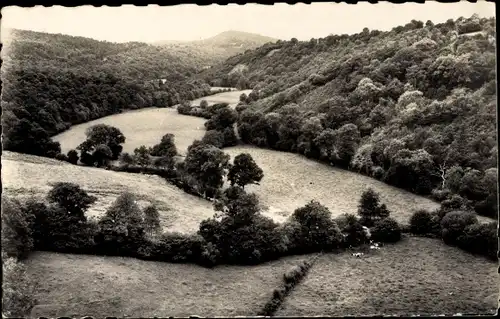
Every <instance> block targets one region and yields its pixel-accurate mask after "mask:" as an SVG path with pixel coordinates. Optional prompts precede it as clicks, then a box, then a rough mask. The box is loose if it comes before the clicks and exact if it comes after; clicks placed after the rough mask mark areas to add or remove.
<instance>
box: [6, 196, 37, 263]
mask: <svg viewBox="0 0 500 319" xmlns="http://www.w3.org/2000/svg"><path fill="white" fill-rule="evenodd" d="M33 217H34V216H33V215H29V214H27V213H26V211H24V210H23V209H22V208H21V205H20V204H19V203H18V202H17V201H16V200H12V199H8V198H5V197H4V198H3V200H2V252H3V253H5V255H6V256H7V257H14V258H25V257H26V256H27V255H28V253H29V252H30V251H31V250H32V249H33V233H32V224H33V221H34V218H33Z"/></svg>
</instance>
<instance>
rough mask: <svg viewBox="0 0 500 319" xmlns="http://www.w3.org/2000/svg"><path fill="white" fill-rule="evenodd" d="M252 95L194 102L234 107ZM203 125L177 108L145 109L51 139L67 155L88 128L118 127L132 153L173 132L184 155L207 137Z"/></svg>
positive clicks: (125, 147)
mask: <svg viewBox="0 0 500 319" xmlns="http://www.w3.org/2000/svg"><path fill="white" fill-rule="evenodd" d="M250 92H251V90H243V91H233V92H223V93H217V94H214V95H211V96H207V97H204V98H200V99H197V100H194V101H193V102H192V103H193V104H195V105H199V104H200V102H201V100H206V101H207V102H208V103H209V104H213V103H224V102H225V103H229V104H231V105H232V106H233V107H234V106H236V104H237V103H238V101H239V98H240V95H241V94H242V93H246V94H248V93H250ZM204 123H205V120H204V119H202V118H198V117H194V116H187V115H181V114H178V113H177V111H176V110H175V109H174V108H146V109H141V110H137V111H129V112H124V113H121V114H116V115H111V116H106V117H103V118H100V119H97V120H94V121H90V122H87V123H83V124H80V125H75V126H73V127H71V128H70V129H69V130H67V131H65V132H63V133H61V134H58V135H56V136H54V137H53V138H52V139H53V140H54V141H57V142H59V143H60V144H61V151H62V152H63V153H67V152H68V151H69V150H70V149H75V148H76V147H77V146H78V145H79V144H80V143H82V142H83V141H84V140H85V130H86V129H87V128H88V127H90V126H92V125H96V124H107V125H112V126H115V127H117V128H119V129H120V131H122V133H123V134H124V135H125V138H126V140H125V144H124V145H123V151H124V152H133V151H134V149H135V148H136V147H139V146H141V145H146V146H153V145H155V144H158V143H159V142H160V140H161V137H162V136H163V135H165V134H167V133H172V134H174V135H175V144H176V145H177V150H178V151H179V153H181V154H185V152H186V150H187V148H188V146H189V145H191V144H192V143H193V141H194V140H195V139H201V138H202V137H203V135H204V134H205V127H204V125H203V124H204Z"/></svg>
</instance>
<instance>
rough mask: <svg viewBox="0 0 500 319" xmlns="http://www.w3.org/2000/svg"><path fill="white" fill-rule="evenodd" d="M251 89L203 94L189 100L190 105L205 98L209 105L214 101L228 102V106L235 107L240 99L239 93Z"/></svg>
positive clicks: (198, 103) (247, 92) (198, 102)
mask: <svg viewBox="0 0 500 319" xmlns="http://www.w3.org/2000/svg"><path fill="white" fill-rule="evenodd" d="M250 92H252V90H242V91H231V92H223V93H217V94H214V95H210V96H205V97H202V98H199V99H196V100H193V101H191V105H200V103H201V101H202V100H206V101H207V102H208V104H209V105H211V104H215V103H229V106H231V107H236V104H238V102H239V101H240V95H241V94H243V93H245V94H246V95H248V94H249V93H250Z"/></svg>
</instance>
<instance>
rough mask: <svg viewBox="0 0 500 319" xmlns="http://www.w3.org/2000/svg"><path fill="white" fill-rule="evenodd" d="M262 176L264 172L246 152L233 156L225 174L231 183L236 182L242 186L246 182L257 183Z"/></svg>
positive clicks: (243, 186) (246, 183)
mask: <svg viewBox="0 0 500 319" xmlns="http://www.w3.org/2000/svg"><path fill="white" fill-rule="evenodd" d="M263 177H264V172H263V171H262V169H261V168H260V167H259V166H258V165H257V164H256V163H255V161H254V160H253V158H252V156H251V155H250V154H248V153H242V154H239V155H237V156H236V157H235V158H234V161H233V165H232V166H231V168H230V169H229V173H228V175H227V179H228V180H229V181H230V182H231V185H235V184H236V185H238V186H241V187H242V188H245V186H246V185H248V184H258V183H259V182H260V181H261V180H262V178H263Z"/></svg>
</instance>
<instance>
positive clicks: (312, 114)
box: [202, 16, 498, 216]
mask: <svg viewBox="0 0 500 319" xmlns="http://www.w3.org/2000/svg"><path fill="white" fill-rule="evenodd" d="M495 36H496V33H495V19H494V18H490V19H485V18H482V19H480V18H479V17H478V16H472V17H470V18H467V19H466V18H460V19H457V20H456V21H454V20H451V19H450V20H448V21H446V22H445V23H441V24H433V23H432V22H431V21H427V22H426V23H423V22H421V21H415V20H413V21H411V22H410V23H408V24H407V25H405V26H399V27H395V28H393V29H392V30H391V31H388V32H381V31H377V30H372V31H370V30H368V29H367V28H365V29H364V30H363V31H362V32H361V33H358V34H353V35H330V36H327V37H326V38H322V39H311V40H310V41H305V42H300V41H297V39H291V40H290V41H278V42H276V43H269V44H266V45H264V46H262V47H260V48H258V49H255V50H252V51H249V52H246V53H245V54H241V55H238V56H235V57H232V58H230V59H228V60H227V63H225V64H223V65H220V66H218V67H215V68H212V69H210V70H207V71H205V72H203V73H202V77H203V79H204V80H206V81H209V82H210V83H211V84H212V85H236V84H238V83H239V84H241V86H247V87H250V88H252V89H253V91H252V93H250V94H249V96H242V98H241V100H242V102H241V103H240V105H239V106H238V108H237V109H238V110H239V112H240V116H239V119H238V130H239V133H240V137H241V139H242V140H243V141H244V142H246V143H250V144H255V145H258V146H261V147H269V148H273V149H278V150H282V151H290V152H298V153H301V154H304V155H306V156H308V157H311V158H316V159H320V160H324V161H326V162H329V163H331V164H332V165H335V166H340V167H343V168H348V169H352V170H355V171H357V172H361V173H364V174H367V175H370V176H373V177H375V178H378V179H381V180H383V181H385V182H387V183H389V184H392V185H395V186H397V187H401V188H404V189H408V190H410V191H412V192H415V193H419V194H423V195H428V194H432V195H433V196H434V197H435V198H436V199H438V200H441V201H446V202H447V203H448V204H449V205H452V206H456V208H460V207H469V208H470V207H471V206H472V207H473V208H474V209H475V210H476V211H477V212H478V213H481V214H484V215H488V216H496V214H497V207H496V206H497V178H498V177H497V152H498V149H497V141H496V104H495V102H496V82H495V81H496V80H495V50H496V40H495Z"/></svg>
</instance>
